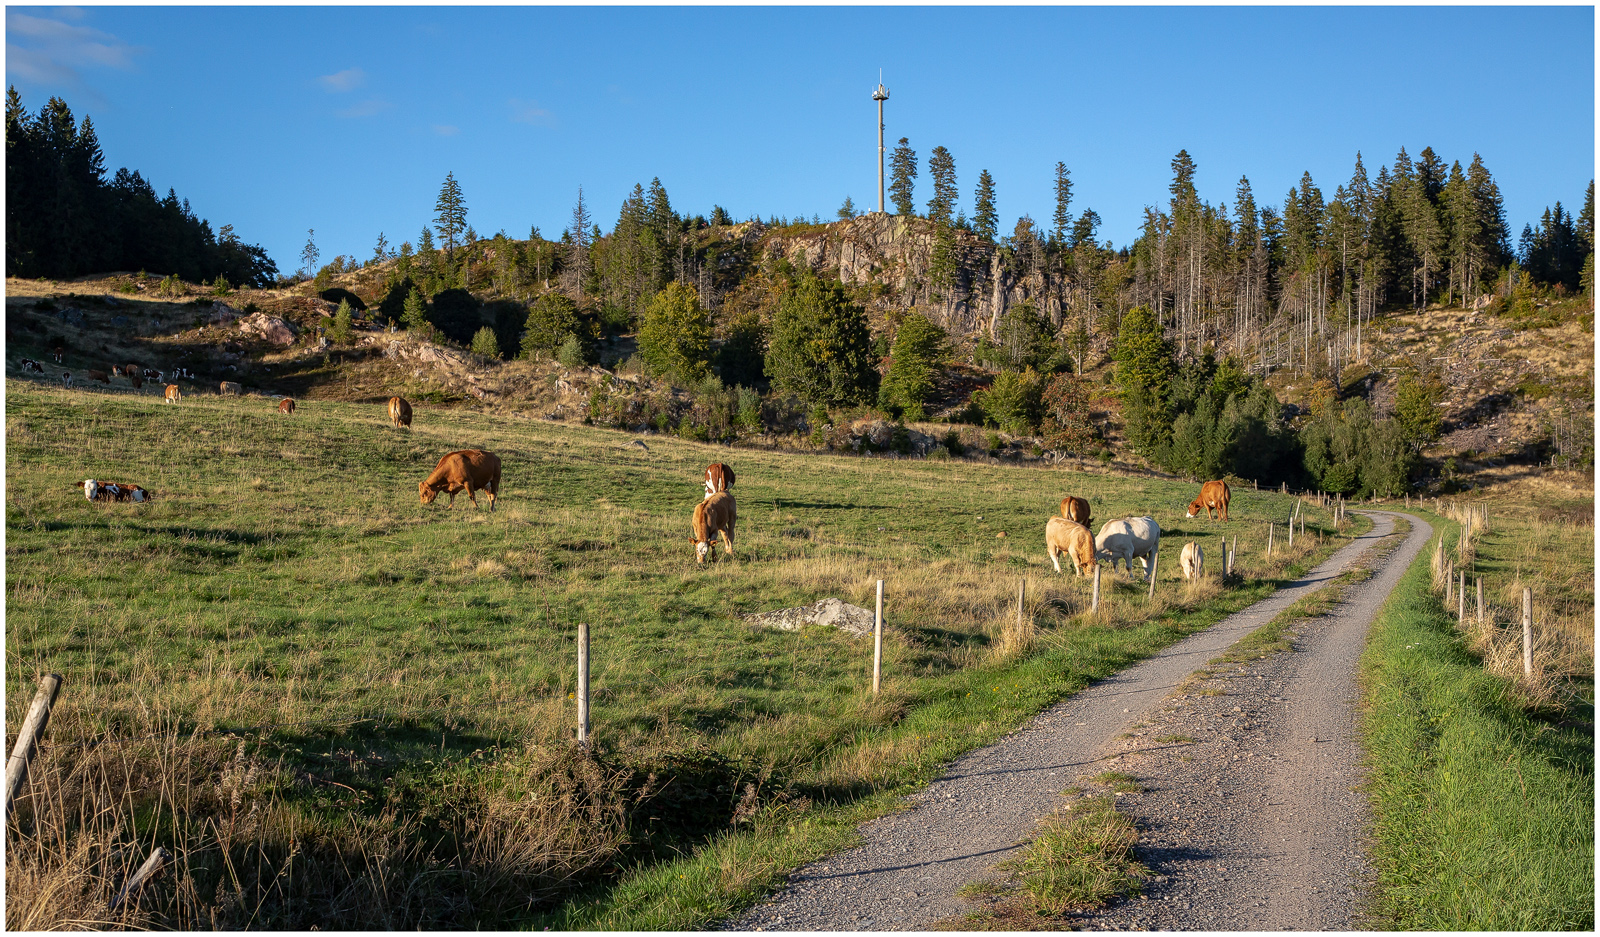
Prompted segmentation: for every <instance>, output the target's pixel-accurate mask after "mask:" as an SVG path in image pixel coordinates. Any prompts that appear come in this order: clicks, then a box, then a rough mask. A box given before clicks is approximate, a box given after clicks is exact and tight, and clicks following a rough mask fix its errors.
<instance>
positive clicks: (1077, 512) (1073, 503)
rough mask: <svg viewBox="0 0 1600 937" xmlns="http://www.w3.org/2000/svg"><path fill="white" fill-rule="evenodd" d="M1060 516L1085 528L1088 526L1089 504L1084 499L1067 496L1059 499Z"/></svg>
mask: <svg viewBox="0 0 1600 937" xmlns="http://www.w3.org/2000/svg"><path fill="white" fill-rule="evenodd" d="M1061 516H1062V517H1064V518H1066V519H1067V520H1069V521H1075V522H1077V523H1079V524H1082V525H1083V526H1085V527H1088V526H1089V502H1088V501H1087V500H1086V499H1084V498H1078V497H1074V496H1073V495H1067V496H1066V497H1065V498H1062V499H1061Z"/></svg>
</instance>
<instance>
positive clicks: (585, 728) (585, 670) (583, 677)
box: [578, 621, 589, 745]
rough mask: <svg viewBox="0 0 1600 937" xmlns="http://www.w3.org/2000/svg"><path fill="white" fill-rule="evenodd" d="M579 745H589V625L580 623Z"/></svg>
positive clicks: (583, 622)
mask: <svg viewBox="0 0 1600 937" xmlns="http://www.w3.org/2000/svg"><path fill="white" fill-rule="evenodd" d="M578 744H579V745H588V744H589V623H588V622H586V621H580V622H578Z"/></svg>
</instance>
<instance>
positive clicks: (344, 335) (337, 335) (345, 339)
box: [328, 299, 355, 345]
mask: <svg viewBox="0 0 1600 937" xmlns="http://www.w3.org/2000/svg"><path fill="white" fill-rule="evenodd" d="M354 335H355V323H354V321H353V316H352V314H351V311H350V303H349V302H348V301H347V300H343V299H341V300H339V308H338V309H336V310H334V313H333V322H332V323H331V324H330V325H329V326H328V338H329V340H330V341H335V342H338V343H339V344H341V345H345V344H348V343H349V342H350V339H351V338H352V337H353V336H354Z"/></svg>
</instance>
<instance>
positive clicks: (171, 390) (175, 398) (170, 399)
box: [161, 384, 183, 403]
mask: <svg viewBox="0 0 1600 937" xmlns="http://www.w3.org/2000/svg"><path fill="white" fill-rule="evenodd" d="M182 399H183V391H181V390H179V389H178V385H176V384H168V385H167V396H166V397H165V398H164V399H163V400H162V401H161V402H162V403H177V402H179V401H180V400H182Z"/></svg>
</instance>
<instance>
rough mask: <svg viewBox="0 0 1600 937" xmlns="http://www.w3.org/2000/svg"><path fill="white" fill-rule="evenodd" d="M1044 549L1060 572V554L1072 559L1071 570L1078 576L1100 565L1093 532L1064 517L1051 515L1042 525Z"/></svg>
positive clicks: (1086, 574) (1092, 570)
mask: <svg viewBox="0 0 1600 937" xmlns="http://www.w3.org/2000/svg"><path fill="white" fill-rule="evenodd" d="M1044 549H1045V552H1046V553H1048V554H1050V563H1051V565H1053V566H1054V567H1055V568H1056V572H1058V573H1059V572H1061V560H1060V556H1061V554H1063V553H1065V554H1066V555H1067V557H1068V558H1069V559H1071V560H1072V571H1073V572H1074V573H1076V574H1077V575H1079V576H1088V575H1092V574H1093V573H1094V568H1095V567H1096V566H1098V565H1100V561H1099V560H1098V559H1097V558H1096V556H1095V548H1094V534H1092V533H1090V532H1089V528H1087V527H1085V526H1083V525H1082V524H1080V523H1078V522H1077V521H1069V520H1067V519H1066V518H1065V517H1052V518H1050V521H1049V523H1047V524H1045V527H1044Z"/></svg>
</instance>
